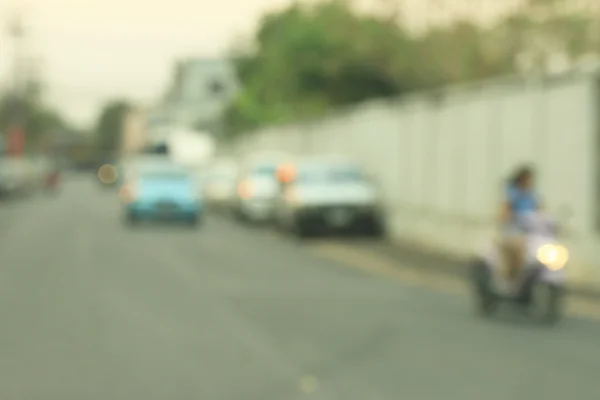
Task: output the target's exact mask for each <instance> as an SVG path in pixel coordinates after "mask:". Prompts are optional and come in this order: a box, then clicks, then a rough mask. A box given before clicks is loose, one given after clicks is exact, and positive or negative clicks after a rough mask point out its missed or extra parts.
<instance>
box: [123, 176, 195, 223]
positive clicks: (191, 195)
mask: <svg viewBox="0 0 600 400" xmlns="http://www.w3.org/2000/svg"><path fill="white" fill-rule="evenodd" d="M199 194H200V191H199V190H198V189H197V184H196V179H195V177H194V175H193V174H192V173H190V172H188V171H186V170H185V169H182V168H178V167H166V166H160V167H154V168H144V169H142V170H140V171H138V172H137V173H136V174H135V178H133V179H130V180H129V181H128V182H127V183H125V184H124V185H123V187H122V188H121V198H122V200H123V203H124V207H125V218H126V222H128V223H130V224H134V223H137V222H139V221H144V220H155V221H156V220H162V221H181V222H187V223H188V224H190V225H194V226H196V225H197V224H198V223H199V222H200V221H201V217H202V213H203V204H202V199H201V198H200V196H199Z"/></svg>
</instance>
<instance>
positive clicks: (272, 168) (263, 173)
mask: <svg viewBox="0 0 600 400" xmlns="http://www.w3.org/2000/svg"><path fill="white" fill-rule="evenodd" d="M276 170H277V166H276V165H274V164H267V165H260V166H258V167H255V168H254V169H253V170H252V175H254V176H259V177H274V176H275V172H276Z"/></svg>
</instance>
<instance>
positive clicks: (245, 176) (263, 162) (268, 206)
mask: <svg viewBox="0 0 600 400" xmlns="http://www.w3.org/2000/svg"><path fill="white" fill-rule="evenodd" d="M285 160H286V158H285V157H284V156H273V155H269V156H265V157H259V156H253V157H251V159H249V160H247V161H246V162H243V163H242V164H241V166H240V169H239V172H238V176H237V179H236V193H235V196H234V198H233V201H232V204H231V206H232V211H233V213H234V215H235V216H236V218H238V219H239V220H241V221H244V222H269V221H271V220H272V219H273V211H274V206H275V199H276V198H277V195H278V193H279V181H278V180H277V176H276V172H277V168H278V167H279V165H280V164H281V163H283V162H284V161H285Z"/></svg>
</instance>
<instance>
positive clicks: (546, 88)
mask: <svg viewBox="0 0 600 400" xmlns="http://www.w3.org/2000/svg"><path fill="white" fill-rule="evenodd" d="M596 82H597V81H596V78H595V75H594V74H590V73H571V74H569V75H565V76H559V77H554V78H551V79H547V80H544V81H537V82H524V81H522V80H515V79H505V80H499V81H495V82H489V83H486V84H485V85H480V86H471V87H463V88H454V89H451V90H448V91H445V92H443V93H438V94H433V93H429V94H424V95H420V96H413V97H410V98H405V99H403V100H402V101H396V102H372V103H368V104H364V105H361V106H360V107H357V108H355V109H352V110H346V111H345V112H342V113H338V114H336V115H332V116H330V117H329V118H326V119H323V120H321V121H315V122H311V123H306V124H297V125H290V126H284V127H274V128H270V129H265V130H264V131H261V132H257V133H256V134H254V135H251V136H250V135H249V136H247V137H246V138H245V140H243V141H240V142H238V143H236V145H235V148H236V150H237V151H238V152H246V151H254V150H257V149H278V150H285V151H289V152H291V153H295V154H301V153H307V154H309V153H321V152H335V153H339V154H345V155H350V156H354V157H355V158H356V159H358V160H359V161H360V162H362V163H363V164H364V165H365V167H366V168H367V169H368V170H369V171H371V173H372V174H374V175H375V176H376V177H377V178H378V179H379V180H380V181H381V183H382V187H383V188H384V195H385V197H386V201H387V205H388V209H389V213H390V225H391V227H392V232H393V235H394V236H395V237H396V238H398V239H401V240H411V241H413V242H414V243H415V245H419V246H428V247H435V248H438V249H442V250H445V251H449V252H454V253H459V254H468V253H472V252H473V251H475V250H476V249H477V248H478V246H480V245H481V244H482V241H483V240H485V239H486V238H489V237H490V235H492V234H493V232H494V231H495V229H494V226H495V225H494V222H493V221H494V217H495V215H496V214H497V210H498V206H499V196H500V191H501V189H502V184H503V180H504V179H505V178H506V177H507V175H508V174H509V173H510V171H511V170H512V169H513V168H514V167H515V166H516V165H518V164H520V163H523V162H531V163H535V165H536V166H537V167H538V169H539V172H540V174H541V176H540V189H541V192H542V194H543V196H544V197H545V200H546V205H547V207H548V208H549V209H550V210H551V211H555V210H558V209H559V208H561V207H568V208H570V209H571V210H572V211H573V215H572V218H571V219H570V221H569V232H570V237H569V243H570V244H571V245H572V246H573V250H572V253H573V260H574V268H573V270H572V271H573V279H581V278H582V277H583V278H585V279H594V280H596V279H597V280H598V281H600V264H597V263H596V262H595V259H594V254H593V247H594V245H596V244H597V237H596V231H595V228H596V227H595V221H596V203H597V199H596V197H595V196H596V186H597V182H598V179H597V174H596V158H597V157H596V154H597V150H598V145H597V140H596V136H597V133H598V132H597V131H598V124H597V117H596V96H597V93H596V91H597V83H596Z"/></svg>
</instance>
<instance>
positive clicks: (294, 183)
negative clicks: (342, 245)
mask: <svg viewBox="0 0 600 400" xmlns="http://www.w3.org/2000/svg"><path fill="white" fill-rule="evenodd" d="M292 168H293V169H294V172H293V175H292V176H291V177H290V176H288V179H287V181H285V182H282V186H281V190H280V192H279V195H278V196H277V200H276V206H275V207H276V211H275V214H276V222H277V225H278V226H279V227H281V228H283V229H284V230H286V231H289V232H293V233H294V234H296V235H297V236H299V237H306V236H311V235H313V234H316V233H319V232H358V233H363V234H366V235H369V236H382V235H383V234H384V233H385V215H384V208H383V205H382V199H381V197H380V194H379V191H378V189H377V185H376V184H375V182H373V180H372V179H371V178H370V177H369V176H368V175H367V174H366V173H365V171H364V170H363V169H362V168H361V167H360V166H359V165H358V164H356V163H354V162H352V161H350V160H345V159H339V158H337V157H333V156H332V157H327V156H325V157H319V158H308V159H300V160H297V161H296V162H294V163H293V164H292Z"/></svg>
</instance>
